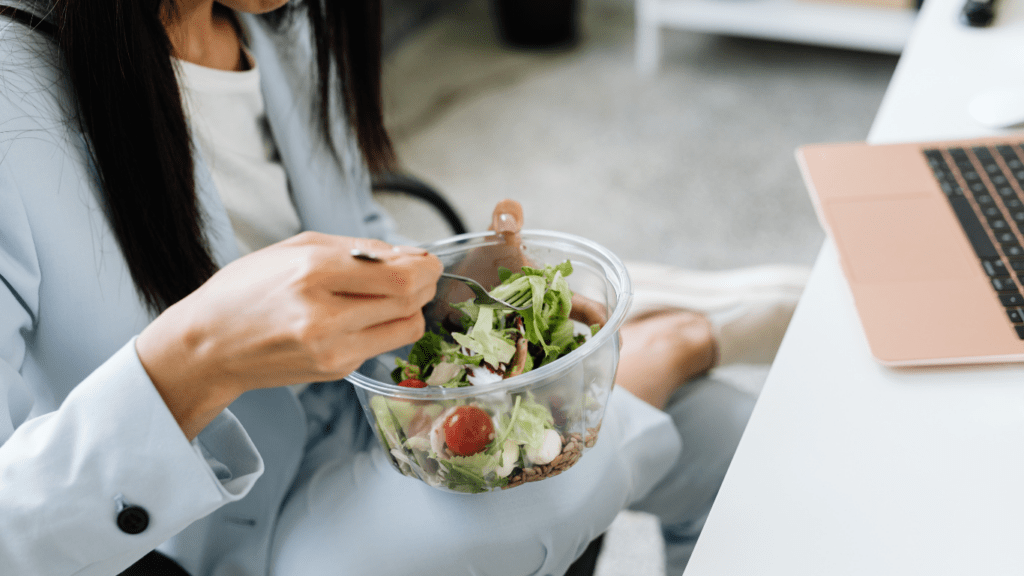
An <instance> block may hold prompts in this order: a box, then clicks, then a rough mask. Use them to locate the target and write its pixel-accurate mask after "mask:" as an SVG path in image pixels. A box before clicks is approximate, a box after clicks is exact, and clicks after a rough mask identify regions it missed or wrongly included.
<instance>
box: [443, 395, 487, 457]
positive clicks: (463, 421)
mask: <svg viewBox="0 0 1024 576" xmlns="http://www.w3.org/2000/svg"><path fill="white" fill-rule="evenodd" d="M492 440H494V423H493V422H491V417H490V416H488V415H487V412H484V411H483V410H481V409H480V408H477V407H476V406H459V407H458V408H456V409H455V411H453V412H452V413H451V414H450V415H449V416H448V417H447V418H445V420H444V441H445V444H447V445H448V448H449V449H451V451H452V452H454V453H455V454H457V455H459V456H471V455H473V454H476V453H477V452H482V451H483V450H484V449H486V448H487V445H488V444H490V443H491V441H492Z"/></svg>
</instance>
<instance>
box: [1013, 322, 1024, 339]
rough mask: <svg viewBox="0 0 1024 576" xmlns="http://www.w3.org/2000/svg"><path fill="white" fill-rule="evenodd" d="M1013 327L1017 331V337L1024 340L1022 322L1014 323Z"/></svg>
mask: <svg viewBox="0 0 1024 576" xmlns="http://www.w3.org/2000/svg"><path fill="white" fill-rule="evenodd" d="M1013 328H1014V329H1015V330H1016V331H1017V337H1018V338H1020V339H1021V340H1024V324H1014V325H1013Z"/></svg>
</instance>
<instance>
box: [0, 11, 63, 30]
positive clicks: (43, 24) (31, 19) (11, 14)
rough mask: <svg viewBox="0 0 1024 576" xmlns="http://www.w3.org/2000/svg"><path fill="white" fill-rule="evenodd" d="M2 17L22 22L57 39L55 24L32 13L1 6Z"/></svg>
mask: <svg viewBox="0 0 1024 576" xmlns="http://www.w3.org/2000/svg"><path fill="white" fill-rule="evenodd" d="M0 16H6V17H8V18H10V19H11V20H14V21H15V22H20V23H21V24H24V25H25V26H28V27H29V28H31V29H33V30H39V31H40V32H42V33H44V34H46V35H47V36H51V37H56V36H57V27H56V26H54V25H53V22H50V21H49V20H44V19H43V18H40V17H39V16H36V15H35V14H32V13H31V12H26V11H24V10H19V9H18V8H12V7H10V6H4V5H0Z"/></svg>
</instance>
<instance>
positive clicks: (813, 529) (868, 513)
mask: <svg viewBox="0 0 1024 576" xmlns="http://www.w3.org/2000/svg"><path fill="white" fill-rule="evenodd" d="M962 1H963V0H926V2H925V7H924V10H923V12H922V14H921V15H920V17H919V22H918V24H917V27H916V28H915V30H914V32H913V34H912V36H911V38H910V42H909V44H908V46H907V48H906V50H905V51H904V53H903V57H902V58H901V61H900V63H899V65H898V67H897V70H896V73H895V75H894V77H893V80H892V83H891V84H890V87H889V90H888V92H887V93H886V96H885V99H884V100H883V103H882V106H881V109H880V110H879V113H878V116H877V118H876V120H875V124H874V126H873V127H872V129H871V133H870V135H869V140H870V141H872V142H876V143H882V142H895V141H907V140H921V139H942V138H952V137H969V136H982V135H987V134H993V133H994V132H993V131H991V130H986V129H983V128H982V127H980V126H978V125H977V124H976V123H975V122H974V121H973V120H972V119H971V118H970V117H969V116H968V115H967V112H966V110H967V103H968V102H969V100H970V98H971V97H972V96H973V95H974V94H975V93H977V92H978V91H979V90H982V89H985V88H990V87H995V86H1000V85H1019V86H1024V0H1000V2H1001V4H1002V6H1001V10H1000V12H999V16H998V19H997V21H996V24H995V26H994V27H993V28H991V29H981V30H978V29H968V28H965V27H962V26H960V25H959V24H958V23H957V15H958V13H959V10H960V7H961V3H962ZM937 312H938V313H941V311H937ZM776 574H777V575H785V576H802V575H808V576H810V575H814V576H822V575H828V576H833V575H846V574H857V575H860V574H864V575H871V576H878V575H889V574H901V575H904V574H905V575H926V576H936V575H947V574H948V575H972V576H973V575H985V576H991V575H1002V574H1014V575H1020V574H1024V366H1021V365H1012V366H1011V365H1001V366H994V365H989V366H981V367H961V368H931V369H913V370H909V369H908V370H892V369H887V368H884V367H882V366H881V365H879V364H877V363H876V362H875V361H874V360H873V359H872V357H871V355H870V353H869V351H868V346H867V342H866V340H865V338H864V334H863V331H862V329H861V326H860V323H859V321H858V319H857V315H856V311H855V310H854V307H853V300H852V297H851V295H850V292H849V288H848V286H847V284H846V281H845V280H844V278H843V276H842V272H841V269H840V267H839V262H838V259H837V256H836V252H835V250H834V247H833V246H832V244H831V243H830V242H826V243H825V245H824V247H823V248H822V250H821V253H820V255H819V257H818V261H817V263H816V264H815V267H814V273H813V275H812V277H811V281H810V283H809V285H808V286H807V290H806V292H805V294H804V297H803V299H802V300H801V302H800V306H799V307H798V309H797V312H796V315H795V317H794V318H793V322H792V324H791V326H790V330H789V332H788V333H787V335H786V338H785V341H784V342H783V346H782V349H781V350H780V352H779V355H778V358H777V359H776V362H775V365H774V366H773V367H772V370H771V372H770V374H769V377H768V381H767V382H766V384H765V387H764V391H763V393H762V396H761V398H760V400H759V401H758V404H757V407H756V409H755V410H754V414H753V417H752V418H751V421H750V424H749V426H748V428H747V431H746V434H745V435H744V437H743V440H742V442H741V443H740V446H739V449H738V451H737V453H736V457H735V459H734V460H733V464H732V467H731V468H730V470H729V473H728V475H727V476H726V479H725V483H724V485H723V486H722V490H721V492H720V494H719V497H718V499H717V501H716V502H715V505H714V508H713V509H712V511H711V515H710V517H709V519H708V522H707V525H706V528H705V530H704V533H703V535H702V536H701V539H700V541H699V542H698V544H697V548H696V550H695V552H694V555H693V558H692V561H691V563H690V566H689V568H688V569H687V572H686V575H687V576H745V575H757V576H765V575H776ZM671 576H676V575H671Z"/></svg>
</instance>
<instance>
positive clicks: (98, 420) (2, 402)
mask: <svg viewBox="0 0 1024 576" xmlns="http://www.w3.org/2000/svg"><path fill="white" fill-rule="evenodd" d="M5 25H8V24H6V22H0V63H3V65H0V74H2V82H0V567H2V568H0V572H2V573H3V574H12V575H13V574H19V575H20V574H26V575H27V574H46V575H52V576H59V575H70V574H76V575H91V574H96V575H105V576H109V575H111V574H116V573H118V572H120V571H121V570H123V569H124V568H126V567H127V566H129V565H130V564H132V563H133V562H134V561H135V560H137V559H138V558H140V557H142V556H143V555H144V554H145V553H147V552H148V551H150V550H152V549H154V548H156V547H157V546H158V545H159V544H160V543H162V542H163V541H165V540H167V539H168V538H170V537H171V536H173V535H174V534H176V533H178V532H180V531H181V530H182V529H184V528H185V527H187V526H188V525H189V524H190V523H192V522H193V521H195V520H197V519H199V518H201V517H203V516H205V515H207V514H209V513H210V512H211V511H213V510H215V509H216V508H218V507H219V506H221V505H223V504H225V503H227V502H231V501H233V500H238V499H239V498H241V497H243V496H244V495H245V494H246V493H247V492H248V490H249V489H250V488H251V487H252V485H253V483H254V482H255V481H256V478H257V477H259V475H260V474H261V473H262V472H263V461H262V459H261V458H260V455H259V453H258V452H257V451H256V448H255V446H254V445H253V443H252V441H251V440H250V438H249V436H248V435H247V434H246V432H245V430H244V429H243V428H242V426H241V424H240V423H239V422H238V420H237V419H236V418H235V417H234V416H233V415H232V414H231V413H230V412H227V411H225V412H224V413H222V414H221V415H219V416H218V417H217V419H216V420H214V422H213V423H211V424H210V425H209V426H208V427H207V428H206V429H205V430H204V431H203V432H202V433H201V434H200V435H199V436H198V437H197V438H196V439H195V440H194V441H192V442H189V441H188V440H187V439H186V437H185V435H184V434H183V433H182V431H181V429H180V428H179V427H178V424H177V422H176V421H175V420H174V418H173V416H172V415H171V414H170V412H169V411H168V409H167V407H166V405H165V404H164V403H163V401H162V399H161V398H160V395H159V394H158V393H157V391H156V389H155V387H154V386H153V383H152V382H151V380H150V379H149V377H148V375H147V374H146V371H145V370H144V368H143V367H142V364H141V363H140V361H139V358H138V356H137V354H136V352H135V341H134V339H131V340H130V341H128V342H126V343H125V344H124V345H123V347H122V348H121V349H120V350H118V351H117V352H115V353H114V354H113V355H112V356H111V357H110V358H109V359H107V360H106V361H105V362H103V363H102V364H101V365H100V366H98V367H97V368H95V370H94V371H93V372H92V373H91V374H90V375H88V376H87V377H86V378H85V379H84V380H82V381H81V382H80V383H78V384H77V385H76V386H75V387H74V388H73V390H72V391H71V392H70V394H68V395H67V396H66V397H65V398H64V400H63V401H62V402H59V405H57V406H56V409H53V408H54V401H52V400H50V399H52V398H54V397H56V396H58V394H56V393H54V391H53V388H52V387H50V386H48V384H47V382H46V377H45V375H44V374H41V373H40V372H43V371H40V370H31V371H30V370H27V368H28V367H29V363H28V362H27V359H29V358H31V357H32V356H31V354H32V350H33V348H32V343H33V338H34V336H35V333H34V329H35V326H36V325H37V320H38V318H39V314H40V312H41V310H45V306H43V305H42V303H41V302H40V301H39V294H40V290H39V287H40V284H41V282H42V281H43V280H44V279H43V278H42V274H41V266H40V258H39V254H38V253H37V248H38V244H37V242H36V241H35V240H34V237H33V232H34V230H33V225H32V220H31V219H30V217H29V211H28V210H27V209H26V206H27V204H26V201H25V199H26V198H29V197H30V196H29V195H30V194H32V190H31V189H30V188H31V181H32V178H31V174H26V173H25V170H24V168H21V169H19V166H21V167H23V166H25V165H32V164H33V162H30V161H29V160H30V158H28V157H27V154H28V152H25V151H24V150H20V149H19V143H20V142H30V141H31V142H35V143H36V144H38V142H39V140H40V131H41V130H48V129H50V128H47V126H52V125H53V124H56V125H58V126H59V125H61V122H60V121H54V120H53V119H52V118H51V119H50V121H49V123H48V122H40V118H41V117H43V116H45V115H46V113H47V109H50V108H48V106H35V105H34V103H36V104H38V102H39V101H40V100H33V98H40V99H41V98H44V96H41V94H45V93H46V89H47V87H45V86H39V85H38V84H37V82H36V80H38V79H39V78H42V79H43V80H45V78H43V75H40V74H35V73H34V72H33V74H32V75H30V76H31V78H30V79H29V80H26V77H22V76H18V75H16V74H11V73H10V68H8V67H7V66H8V65H9V64H12V63H15V62H33V61H38V57H37V54H38V53H41V52H42V51H45V50H46V47H45V46H42V45H39V44H36V45H28V46H26V47H25V49H24V50H14V49H11V44H10V43H9V42H7V41H6V39H5V36H6V35H7V34H9V30H6V31H5V30H4V26H5ZM8 26H10V25H8ZM51 116H52V113H51ZM58 140H59V139H58ZM28 149H29V150H33V151H38V150H39V148H38V146H36V147H34V148H28ZM50 152H52V157H53V159H54V160H53V161H54V162H55V163H56V164H54V166H53V167H54V169H59V168H60V163H61V162H66V161H68V156H67V154H66V152H65V151H64V150H62V149H61V148H60V146H59V145H58V146H54V148H53V149H52V150H50ZM36 232H37V233H38V231H36Z"/></svg>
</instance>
